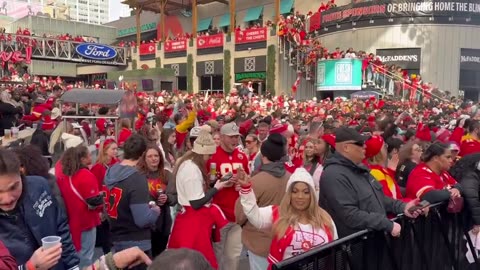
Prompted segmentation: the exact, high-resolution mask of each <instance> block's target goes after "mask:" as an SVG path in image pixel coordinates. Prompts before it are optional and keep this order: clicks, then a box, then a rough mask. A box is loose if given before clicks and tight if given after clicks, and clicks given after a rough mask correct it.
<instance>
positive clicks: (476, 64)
mask: <svg viewBox="0 0 480 270" xmlns="http://www.w3.org/2000/svg"><path fill="white" fill-rule="evenodd" d="M460 69H468V70H476V71H480V49H461V50H460Z"/></svg>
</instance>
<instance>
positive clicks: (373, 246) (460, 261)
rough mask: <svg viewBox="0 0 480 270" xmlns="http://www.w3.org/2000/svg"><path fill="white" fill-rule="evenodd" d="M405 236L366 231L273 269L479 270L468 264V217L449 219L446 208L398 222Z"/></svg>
mask: <svg viewBox="0 0 480 270" xmlns="http://www.w3.org/2000/svg"><path fill="white" fill-rule="evenodd" d="M396 222H398V223H400V225H401V226H402V233H401V236H400V237H398V238H394V237H392V236H390V234H387V233H385V232H378V231H376V232H375V231H369V230H364V231H360V232H357V233H355V234H352V235H350V236H348V237H345V238H342V239H339V240H337V241H334V242H332V243H329V244H327V245H325V246H322V247H319V248H316V249H313V250H310V251H308V252H306V253H304V254H301V255H299V256H295V257H292V258H289V259H287V260H284V261H281V262H279V263H277V264H275V265H273V268H272V269H273V270H294V269H295V270H447V269H448V270H467V269H480V263H479V262H478V259H477V258H476V253H475V252H473V258H474V262H473V263H471V264H470V263H469V262H468V261H467V259H466V253H467V247H470V250H474V247H473V243H472V242H471V240H470V237H469V236H468V233H467V230H466V229H465V228H466V226H465V225H466V216H465V214H464V213H460V214H450V213H447V212H446V209H445V205H435V206H432V207H431V208H430V213H429V215H428V216H427V217H419V218H417V219H415V220H411V219H408V218H406V217H403V216H402V217H398V218H397V219H396Z"/></svg>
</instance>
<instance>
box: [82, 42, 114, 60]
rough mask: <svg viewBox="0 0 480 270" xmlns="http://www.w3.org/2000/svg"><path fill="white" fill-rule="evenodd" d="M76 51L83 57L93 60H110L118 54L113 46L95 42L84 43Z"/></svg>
mask: <svg viewBox="0 0 480 270" xmlns="http://www.w3.org/2000/svg"><path fill="white" fill-rule="evenodd" d="M75 51H76V52H77V53H78V54H79V55H81V56H82V57H84V58H88V59H93V60H108V59H112V58H115V56H117V51H116V50H115V49H114V48H113V47H110V46H107V45H103V44H95V43H82V44H80V45H78V46H77V47H76V48H75Z"/></svg>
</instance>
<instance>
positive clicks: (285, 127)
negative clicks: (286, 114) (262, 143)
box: [270, 124, 288, 134]
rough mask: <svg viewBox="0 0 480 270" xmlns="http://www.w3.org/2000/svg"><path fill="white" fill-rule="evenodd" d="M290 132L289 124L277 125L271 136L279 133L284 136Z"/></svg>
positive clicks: (271, 130)
mask: <svg viewBox="0 0 480 270" xmlns="http://www.w3.org/2000/svg"><path fill="white" fill-rule="evenodd" d="M287 130H288V124H276V125H274V126H273V127H272V128H271V129H270V134H274V133H279V134H282V133H284V132H285V131H287Z"/></svg>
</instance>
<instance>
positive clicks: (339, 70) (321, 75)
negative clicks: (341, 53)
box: [317, 59, 362, 91]
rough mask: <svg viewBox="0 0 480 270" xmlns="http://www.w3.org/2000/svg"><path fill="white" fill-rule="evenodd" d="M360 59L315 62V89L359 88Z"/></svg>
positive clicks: (360, 84)
mask: <svg viewBox="0 0 480 270" xmlns="http://www.w3.org/2000/svg"><path fill="white" fill-rule="evenodd" d="M361 89H362V61H361V60H359V59H339V60H336V59H335V60H324V61H319V62H318V64H317V91H338V90H361Z"/></svg>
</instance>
